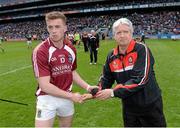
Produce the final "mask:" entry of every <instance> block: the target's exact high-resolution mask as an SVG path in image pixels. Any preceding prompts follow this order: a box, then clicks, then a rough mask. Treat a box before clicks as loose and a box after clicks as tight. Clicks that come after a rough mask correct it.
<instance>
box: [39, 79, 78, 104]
mask: <svg viewBox="0 0 180 128" xmlns="http://www.w3.org/2000/svg"><path fill="white" fill-rule="evenodd" d="M37 81H38V83H39V87H40V88H41V90H42V91H43V92H45V93H47V94H49V95H52V96H56V97H62V98H66V99H70V100H72V101H74V102H79V100H80V95H77V94H73V93H69V92H66V91H64V90H61V89H59V88H58V87H56V86H55V85H53V84H51V83H50V82H49V81H50V76H44V77H39V78H37Z"/></svg>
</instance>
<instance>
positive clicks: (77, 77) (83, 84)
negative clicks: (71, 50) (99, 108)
mask: <svg viewBox="0 0 180 128" xmlns="http://www.w3.org/2000/svg"><path fill="white" fill-rule="evenodd" d="M72 74H73V81H74V82H75V83H76V84H77V85H79V86H80V87H81V88H84V89H86V90H88V88H89V84H88V83H86V82H85V81H84V80H83V79H82V78H81V77H80V75H79V74H78V73H77V72H76V70H74V71H73V72H72Z"/></svg>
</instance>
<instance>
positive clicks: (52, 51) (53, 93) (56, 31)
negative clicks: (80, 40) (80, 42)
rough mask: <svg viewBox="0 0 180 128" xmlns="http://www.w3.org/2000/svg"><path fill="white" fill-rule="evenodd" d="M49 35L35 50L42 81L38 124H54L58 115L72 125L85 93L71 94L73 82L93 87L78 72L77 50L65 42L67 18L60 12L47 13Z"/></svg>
mask: <svg viewBox="0 0 180 128" xmlns="http://www.w3.org/2000/svg"><path fill="white" fill-rule="evenodd" d="M45 18H46V25H47V30H48V32H49V38H47V39H46V40H45V41H44V42H42V43H41V44H39V45H38V46H37V47H36V48H35V49H34V51H33V57H32V61H33V67H34V72H35V76H36V78H37V81H38V90H37V92H36V95H37V106H36V118H35V126H36V127H52V126H53V122H54V118H55V116H56V114H57V115H58V117H59V123H60V127H70V126H71V124H72V119H73V114H74V104H73V102H80V103H81V102H82V98H81V95H80V94H78V93H71V88H72V82H73V81H74V82H75V83H77V84H78V85H79V86H80V87H82V88H84V89H86V90H89V89H90V88H91V87H90V86H89V85H88V84H87V83H86V82H85V81H84V80H82V78H81V77H80V76H79V74H78V73H77V72H76V68H77V66H76V50H75V48H74V47H73V46H72V45H70V43H68V42H64V33H65V32H66V31H67V26H66V17H65V16H64V15H63V14H62V13H61V12H58V11H54V12H50V13H47V14H46V17H45Z"/></svg>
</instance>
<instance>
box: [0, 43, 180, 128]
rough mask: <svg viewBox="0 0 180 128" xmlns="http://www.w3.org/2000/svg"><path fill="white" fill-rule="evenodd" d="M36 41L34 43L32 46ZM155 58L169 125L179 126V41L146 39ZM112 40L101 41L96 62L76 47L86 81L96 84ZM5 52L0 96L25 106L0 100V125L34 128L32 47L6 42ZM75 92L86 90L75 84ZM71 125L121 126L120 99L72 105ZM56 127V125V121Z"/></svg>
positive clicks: (0, 58)
mask: <svg viewBox="0 0 180 128" xmlns="http://www.w3.org/2000/svg"><path fill="white" fill-rule="evenodd" d="M37 44H38V42H33V47H35V45H37ZM147 45H148V46H149V48H150V49H151V51H152V53H153V55H154V57H155V73H156V78H157V81H158V83H159V85H160V87H161V89H162V95H163V99H164V112H165V115H166V120H167V125H168V126H169V127H176V126H180V122H179V121H180V100H179V99H180V88H179V82H180V41H171V40H147ZM114 46H115V42H114V41H113V40H106V41H101V42H100V48H99V53H98V63H97V65H89V53H84V51H83V46H82V45H81V46H80V47H79V48H77V60H78V61H77V62H78V69H77V71H78V72H79V74H80V75H81V77H82V78H83V79H85V80H86V81H87V82H88V83H89V84H91V85H95V84H96V83H97V81H98V79H99V76H100V74H101V71H102V66H103V64H104V62H105V59H106V56H107V54H108V52H109V51H110V49H112V48H113V47H114ZM3 47H4V48H5V50H6V52H5V53H2V52H1V51H0V90H1V92H0V99H6V100H12V101H18V102H22V103H26V104H28V106H23V105H18V104H13V103H8V102H4V101H1V100H0V127H33V126H34V115H35V102H36V97H35V91H36V80H35V78H34V74H33V70H32V67H31V53H32V50H30V49H27V46H26V43H25V42H8V43H7V42H5V43H3ZM73 91H74V92H80V93H85V91H84V90H83V89H81V88H79V87H78V86H76V85H74V87H73ZM75 111H76V113H75V115H74V121H73V127H122V126H123V122H122V110H121V101H120V100H119V99H118V98H113V99H110V100H106V101H99V100H89V101H87V102H85V103H83V104H75ZM55 126H58V122H57V120H56V121H55Z"/></svg>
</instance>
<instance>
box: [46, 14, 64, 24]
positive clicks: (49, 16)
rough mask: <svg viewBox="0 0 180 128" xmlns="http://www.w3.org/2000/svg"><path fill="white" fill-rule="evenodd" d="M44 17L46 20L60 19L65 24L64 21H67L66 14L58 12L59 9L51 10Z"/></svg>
mask: <svg viewBox="0 0 180 128" xmlns="http://www.w3.org/2000/svg"><path fill="white" fill-rule="evenodd" d="M45 19H46V22H47V21H48V20H55V19H62V20H63V22H64V23H65V24H66V21H67V18H66V16H65V15H64V14H63V13H61V12H59V11H52V12H49V13H47V14H46V15H45Z"/></svg>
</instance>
